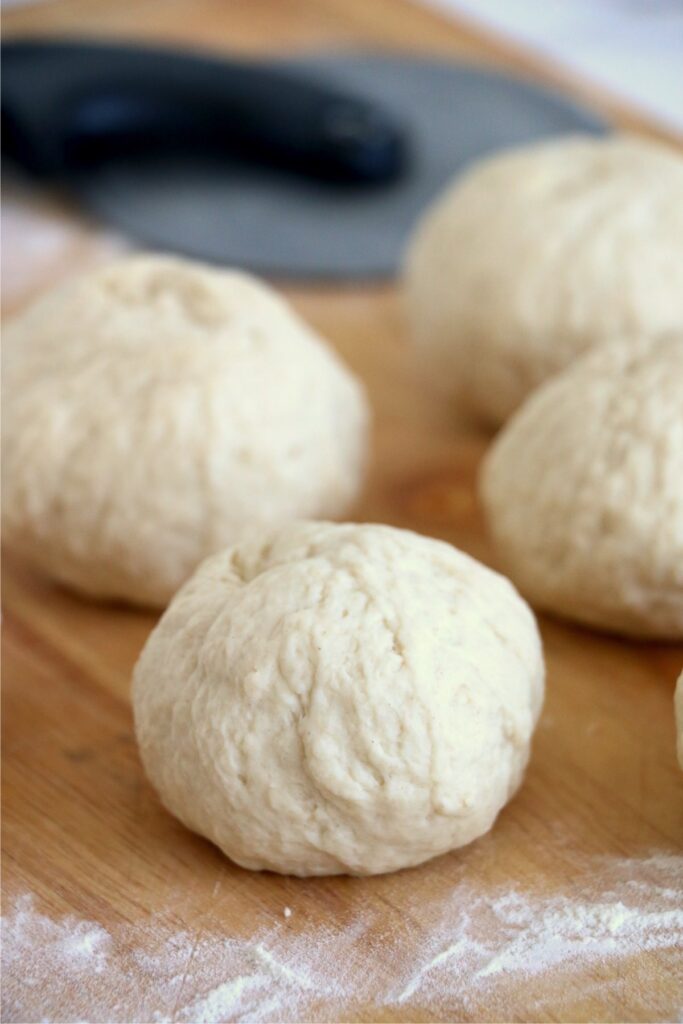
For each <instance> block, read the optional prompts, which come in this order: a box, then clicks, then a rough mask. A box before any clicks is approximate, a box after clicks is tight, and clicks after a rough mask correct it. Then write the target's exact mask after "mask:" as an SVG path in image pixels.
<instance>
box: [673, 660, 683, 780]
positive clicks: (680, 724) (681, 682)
mask: <svg viewBox="0 0 683 1024" xmlns="http://www.w3.org/2000/svg"><path fill="white" fill-rule="evenodd" d="M674 699H675V705H676V748H677V751H678V763H679V764H680V766H681V768H683V672H681V674H680V676H679V677H678V682H677V683H676V693H675V698H674Z"/></svg>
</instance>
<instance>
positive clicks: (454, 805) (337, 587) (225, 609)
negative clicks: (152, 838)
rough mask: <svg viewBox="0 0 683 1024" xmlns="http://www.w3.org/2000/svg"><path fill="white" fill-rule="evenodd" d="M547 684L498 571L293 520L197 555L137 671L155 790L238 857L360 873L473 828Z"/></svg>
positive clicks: (524, 610)
mask: <svg viewBox="0 0 683 1024" xmlns="http://www.w3.org/2000/svg"><path fill="white" fill-rule="evenodd" d="M542 695H543V660H542V654H541V646H540V642H539V637H538V632H537V629H536V624H535V621H534V617H533V615H532V613H531V611H530V610H529V608H528V607H527V605H526V604H525V603H524V601H522V599H521V598H520V597H519V596H518V595H517V593H516V592H515V590H514V589H513V587H512V586H511V584H510V583H509V582H508V581H507V580H505V579H504V578H503V577H501V576H498V575H497V574H496V573H494V572H492V571H491V570H489V569H487V568H485V567H484V566H482V565H480V564H479V563H478V562H475V561H474V560H473V559H472V558H469V557H468V556H467V555H465V554H463V553H462V552H460V551H457V550H456V549H455V548H452V547H451V546H450V545H448V544H445V543H442V542H440V541H436V540H432V539H429V538H426V537H421V536H418V535H417V534H413V533H409V532H407V531H404V530H397V529H393V528H391V527H388V526H370V525H365V526H358V525H351V524H344V525H334V524H330V523H311V522H307V523H296V524H288V525H284V526H281V527H280V528H278V529H276V530H268V531H265V532H261V533H259V534H258V535H254V536H253V537H252V538H250V539H249V540H248V541H243V542H242V543H240V544H238V545H236V546H235V547H232V548H230V549H229V550H227V551H224V552H222V553H220V554H218V555H215V556H213V557H212V558H209V559H207V561H206V562H204V563H203V565H201V566H200V568H199V569H198V570H197V572H196V573H195V575H194V576H193V577H192V579H191V580H189V581H188V582H187V583H186V584H185V586H184V587H183V588H182V589H181V590H180V592H179V593H178V594H177V595H176V597H175V598H174V600H173V601H172V603H171V605H170V606H169V608H168V609H167V610H166V612H165V614H164V615H163V617H162V619H161V621H160V623H159V625H158V626H157V628H156V629H155V630H154V632H153V633H152V634H151V636H150V639H149V640H148V642H147V645H146V647H145V649H144V651H143V653H142V655H141V657H140V660H139V662H138V664H137V667H136V669H135V674H134V683H133V704H134V710H135V725H136V731H137V736H138V741H139V744H140V750H141V752H142V758H143V761H144V764H145V767H146V770H147V773H148V775H149V777H150V779H151V780H152V782H153V784H154V785H155V787H156V788H157V790H158V792H159V794H160V795H161V798H162V800H163V802H164V804H165V805H166V807H167V808H168V809H169V810H170V811H172V812H173V814H175V815H177V817H178V818H180V820H181V821H182V822H184V823H185V825H187V826H188V827H189V828H191V829H194V830H195V831H196V832H199V833H201V835H204V836H206V837H207V838H209V839H211V840H212V841H213V842H214V843H216V845H217V846H219V847H220V848H221V849H222V850H223V851H224V852H225V853H226V854H227V855H228V856H229V857H231V858H232V859H233V860H234V861H236V862H237V863H238V864H241V865H243V866H244V867H249V868H254V869H268V870H272V871H280V872H283V873H291V874H296V875H325V874H339V873H349V874H359V875H360V874H363V875H364V874H375V873H379V872H384V871H392V870H395V869H398V868H404V867H408V866H410V865H413V864H419V863H421V862H422V861H425V860H427V859H428V858H430V857H434V856H436V855H437V854H441V853H445V852H446V851H447V850H452V849H454V848H455V847H457V846H461V845H463V844H464V843H468V842H470V841H471V840H472V839H475V838H476V837H477V836H480V835H482V833H484V832H486V831H487V830H488V829H489V828H490V827H491V825H492V823H493V821H494V819H495V817H496V815H497V814H498V812H499V811H500V809H501V807H502V806H503V805H504V804H505V803H506V801H507V800H509V799H510V797H511V796H512V794H513V793H514V791H515V790H516V789H517V786H518V785H519V782H520V780H521V776H522V772H523V769H524V766H525V764H526V761H527V757H528V753H529V743H530V740H531V734H532V732H533V729H534V725H535V722H536V719H537V717H538V714H539V710H540V707H541V702H542Z"/></svg>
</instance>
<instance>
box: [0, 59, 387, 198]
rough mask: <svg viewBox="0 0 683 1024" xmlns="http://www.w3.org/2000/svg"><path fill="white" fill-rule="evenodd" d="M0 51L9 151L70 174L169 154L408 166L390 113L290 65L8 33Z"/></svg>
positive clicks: (294, 166) (27, 163)
mask: <svg viewBox="0 0 683 1024" xmlns="http://www.w3.org/2000/svg"><path fill="white" fill-rule="evenodd" d="M1 53H2V127H3V152H5V153H7V154H8V155H10V156H11V157H13V158H14V159H15V160H17V161H18V162H19V163H21V164H22V165H23V166H24V167H25V168H27V169H29V170H31V171H32V172H33V173H35V174H38V175H40V176H42V177H45V178H55V179H59V180H60V181H61V182H62V183H66V184H68V183H69V182H70V180H71V179H72V178H74V177H78V176H80V175H81V174H83V173H84V172H87V171H88V170H90V169H92V168H93V166H99V165H101V164H102V163H105V162H111V161H115V160H117V159H119V158H125V159H130V158H131V157H138V158H139V157H144V156H145V155H153V156H155V157H158V156H159V155H160V154H164V153H167V154H171V155H173V154H176V155H177V154H179V153H180V154H182V153H188V152H190V153H202V154H204V155H207V154H212V155H214V156H216V157H217V158H219V159H220V158H221V157H229V158H230V159H239V160H241V161H248V162H254V163H256V164H261V165H266V166H268V167H277V168H280V169H283V170H286V171H289V172H294V173H296V174H300V175H303V176H306V177H313V178H319V179H330V180H333V181H336V182H347V183H351V184H364V183H366V184H367V183H369V184H373V183H374V184H377V183H381V182H384V181H388V180H392V179H394V178H396V176H397V175H399V174H400V172H401V170H402V168H403V166H404V161H405V156H406V140H405V137H404V135H403V133H402V131H401V129H400V127H399V125H398V124H397V123H396V121H395V119H394V118H393V117H390V116H389V115H388V114H386V113H385V112H384V111H383V110H382V109H381V108H379V107H378V106H377V105H376V104H373V103H370V102H367V101H365V100H363V99H359V98H357V97H355V96H354V95H353V94H352V93H351V92H347V91H345V90H343V89H340V88H337V87H333V86H328V85H326V84H324V83H322V82H321V81H320V80H319V79H317V78H314V77H311V76H307V75H306V74H305V73H304V72H300V71H295V70H293V69H291V68H286V67H278V66H277V65H275V64H273V63H266V62H265V61H252V60H248V61H247V60H244V61H241V60H236V59H234V58H231V59H230V60H224V59H220V58H218V57H215V56H208V55H203V54H201V55H200V54H189V53H178V52H175V51H172V50H166V49H163V48H161V47H158V48H152V47H146V46H138V45H128V44H126V45H123V44H110V43H104V42H96V41H78V42H74V41H70V40H56V41H55V40H53V39H45V40H43V39H18V40H10V41H8V42H3V43H2V48H1Z"/></svg>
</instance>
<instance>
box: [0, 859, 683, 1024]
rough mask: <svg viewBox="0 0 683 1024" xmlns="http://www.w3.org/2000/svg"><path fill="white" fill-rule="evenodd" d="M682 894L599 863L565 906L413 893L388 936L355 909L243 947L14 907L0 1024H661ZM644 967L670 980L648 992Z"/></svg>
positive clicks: (507, 896) (245, 941) (529, 899)
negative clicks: (374, 1017)
mask: <svg viewBox="0 0 683 1024" xmlns="http://www.w3.org/2000/svg"><path fill="white" fill-rule="evenodd" d="M636 875H637V876H639V878H643V877H648V878H649V881H647V882H644V881H635V880H634V876H636ZM598 876H599V878H600V883H599V885H597V887H596V882H595V878H596V877H598ZM682 881H683V857H675V856H667V855H662V854H659V855H656V856H653V857H649V858H646V859H641V860H637V861H633V860H610V861H600V862H596V863H595V864H594V865H593V868H592V870H585V871H584V872H583V873H582V877H581V878H580V879H579V880H578V882H577V884H576V885H575V886H574V888H573V893H572V896H571V897H570V896H568V895H547V894H545V895H534V894H533V893H531V894H530V893H528V892H527V893H522V892H521V891H519V889H515V888H511V889H510V890H506V891H500V890H494V891H488V892H487V893H486V895H483V894H482V892H481V891H480V890H479V889H478V888H477V887H475V886H474V885H473V884H472V883H471V882H468V881H467V880H456V881H455V882H454V885H453V888H452V890H451V892H450V894H449V895H448V897H447V899H445V900H440V901H438V903H435V902H432V903H431V904H430V903H429V902H425V901H424V899H423V898H420V896H419V894H418V893H413V894H412V895H411V896H410V897H409V898H408V899H407V900H406V904H405V906H404V907H402V908H401V911H400V912H396V914H395V920H393V923H391V922H390V923H389V924H387V920H386V919H384V918H383V919H382V920H380V917H379V914H378V913H377V912H368V911H367V910H365V909H359V911H358V915H357V917H356V918H355V919H354V920H353V922H352V923H351V924H350V925H346V926H344V927H340V926H339V925H337V924H336V923H335V922H334V921H330V923H329V925H326V926H320V925H316V926H311V924H310V923H309V924H308V925H307V924H306V922H305V921H304V920H303V919H304V917H305V914H303V913H300V914H298V915H297V922H298V924H297V926H293V924H292V923H291V922H290V921H288V923H287V925H286V926H285V925H284V923H278V924H273V925H269V926H266V927H263V926H259V927H257V928H255V929H254V931H253V932H252V933H251V934H250V935H248V936H246V937H234V936H230V937H226V936H224V935H220V934H217V933H216V932H215V931H213V930H211V931H210V930H208V929H207V930H206V931H202V930H200V931H198V932H197V933H190V932H185V931H173V930H172V929H171V928H170V925H169V920H168V917H166V916H164V915H160V916H159V917H158V918H151V919H148V920H147V921H144V922H143V923H136V924H134V925H133V924H121V925H120V926H118V927H116V928H114V929H113V930H112V931H111V933H108V932H106V931H105V930H104V929H103V928H102V927H100V925H98V924H96V923H94V922H88V921H82V920H78V919H77V918H75V917H71V916H69V917H63V918H61V919H59V920H57V921H53V920H50V919H49V918H48V917H46V916H44V915H43V914H41V913H39V912H38V910H37V909H36V907H35V903H34V900H33V898H32V897H31V896H30V895H23V896H21V897H19V898H18V899H17V900H16V901H15V902H14V904H13V906H12V907H11V909H10V911H9V913H8V914H7V915H6V916H5V917H4V918H3V964H2V966H3V982H4V998H3V1002H4V1006H3V1013H2V1019H3V1021H7V1022H9V1021H19V1020H21V1021H39V1020H41V1021H93V1022H95V1021H112V1022H113V1021H131V1020H137V1021H153V1022H158V1024H161V1022H165V1021H178V1022H206V1024H210V1022H221V1021H228V1020H229V1021H254V1022H261V1021H263V1022H268V1021H294V1020H302V1019H305V1020H309V1021H332V1020H353V1019H355V1018H357V1017H358V1016H359V1015H360V1013H361V1008H363V1007H366V1008H367V1007H368V1006H374V1007H376V1009H377V1010H378V1011H379V1010H380V1009H381V1010H382V1011H383V1016H386V1013H387V1011H389V1012H391V1010H392V1009H393V1010H394V1011H399V1010H400V1011H401V1017H402V1019H415V1017H411V1016H410V1015H411V1014H413V1013H414V1014H415V1015H416V1016H418V1015H419V1016H424V1015H431V1016H433V1017H436V1018H437V1019H453V1018H461V1017H463V1016H469V1017H474V1018H478V1019H481V1018H482V1017H484V1016H485V1017H486V1019H488V1020H504V1019H511V1017H513V1016H515V1017H519V1016H522V1017H523V1016H524V1015H525V1014H526V1015H527V1016H533V1017H535V1018H536V1019H538V1018H543V1017H544V1015H546V1014H548V1013H551V1012H552V1015H553V1016H554V1017H565V1018H567V1017H569V1018H570V1019H573V1020H578V1019H582V1017H584V1019H585V1014H582V1012H581V1007H582V1005H583V1003H582V1000H583V999H584V998H586V997H588V996H589V995H590V997H591V999H592V1002H591V1004H590V1009H591V1010H592V1011H593V1013H594V1010H595V1005H596V1003H595V1000H596V999H597V1000H598V1004H599V1005H601V1006H602V1007H603V1008H604V1012H603V1013H602V1014H601V1017H600V1019H603V1020H626V1019H639V1020H643V1019H647V1020H657V1019H662V1020H671V1019H674V1017H675V1016H676V1015H677V1014H678V1013H680V1006H681V1005H682V1004H683V966H682V964H683V898H682V895H681V882H682ZM589 893H591V896H590V898H589V896H588V894H589ZM286 909H287V910H289V909H290V908H286ZM290 914H291V910H290ZM285 916H288V915H286V914H285ZM389 916H391V915H389ZM654 955H656V956H657V958H658V965H659V970H660V971H661V972H662V974H661V975H660V976H662V977H666V978H667V979H668V983H667V985H662V986H661V987H660V988H659V990H658V991H654V990H653V987H652V986H648V978H649V977H650V976H651V975H650V973H648V957H650V958H651V957H652V956H654ZM649 966H650V970H651V967H652V961H651V960H650V962H649ZM578 971H581V983H580V985H577V984H575V983H572V978H573V977H576V976H577V972H578ZM586 979H589V981H587V980H586ZM520 982H521V983H522V984H521V986H520ZM520 990H521V992H522V995H521V996H520ZM672 993H673V996H672ZM520 999H523V1002H520ZM515 1000H516V1001H515ZM675 1000H678V1005H675ZM544 1008H545V1014H544ZM588 1012H589V1010H588V1009H587V1010H586V1011H585V1013H586V1014H587V1013H588Z"/></svg>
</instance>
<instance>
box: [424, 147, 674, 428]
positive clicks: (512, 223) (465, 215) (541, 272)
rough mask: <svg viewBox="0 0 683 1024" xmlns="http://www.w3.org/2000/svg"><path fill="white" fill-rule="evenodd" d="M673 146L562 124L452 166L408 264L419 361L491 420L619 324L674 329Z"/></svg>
mask: <svg viewBox="0 0 683 1024" xmlns="http://www.w3.org/2000/svg"><path fill="white" fill-rule="evenodd" d="M682 250H683V158H682V157H681V155H680V153H678V152H677V151H676V150H674V149H672V148H667V147H665V146H664V145H661V144H657V143H655V142H652V141H649V140H645V139H640V138H637V137H636V136H632V137H630V136H612V137H608V138H592V137H582V136H569V137H566V138H560V139H556V140H552V141H549V142H544V143H541V144H540V145H539V144H536V145H533V146H527V147H524V148H521V149H516V150H511V151H508V152H505V153H501V154H499V155H496V156H493V157H492V158H489V159H486V160H484V161H482V162H480V163H479V164H477V165H476V166H475V167H474V168H473V169H472V170H471V171H470V172H469V173H467V174H466V175H464V176H463V177H462V178H459V179H458V180H457V181H456V182H455V184H454V185H453V186H452V187H451V188H450V190H448V191H447V192H446V193H445V194H444V195H443V196H442V197H441V198H440V199H438V200H437V201H436V203H435V204H434V205H433V206H432V207H431V208H430V209H429V210H428V211H427V213H426V214H425V216H424V217H423V219H422V220H421V221H420V223H419V225H418V227H417V229H416V232H415V234H414V237H413V239H412V241H411V243H410V246H409V250H408V254H407V260H406V272H405V285H406V294H407V305H408V312H409V315H410V319H411V322H412V337H413V342H414V345H415V348H416V350H417V356H418V359H419V363H420V365H421V366H426V367H427V368H428V370H429V371H430V373H431V375H432V376H433V379H434V380H435V381H438V382H440V386H442V387H446V388H447V389H448V391H449V392H450V393H451V394H452V395H453V396H454V398H455V399H456V401H457V403H458V404H459V405H460V406H461V407H462V408H465V409H468V410H469V411H470V412H473V413H474V414H476V415H477V416H479V417H482V418H484V419H486V420H488V421H490V422H492V423H501V422H502V421H503V420H505V419H506V418H507V417H508V416H509V415H510V414H511V413H512V412H513V411H514V409H515V408H517V406H518V405H519V404H520V403H521V401H522V400H523V399H524V398H525V396H526V395H527V394H528V393H529V392H530V391H531V390H533V388H535V387H536V386H537V385H538V384H540V383H541V382H542V381H544V380H545V379H546V378H547V377H549V376H551V375H552V374H554V373H556V372H557V371H558V370H561V369H562V368H564V367H565V366H567V365H568V364H569V363H570V362H572V361H573V360H574V359H575V358H576V357H577V356H578V355H580V354H582V353H583V352H585V351H586V350H588V349H590V348H593V347H595V346H596V345H598V344H599V343H601V342H604V341H608V340H609V339H610V338H612V337H615V336H617V335H618V336H623V337H626V336H632V337H633V338H634V339H638V338H642V337H653V336H655V335H656V334H658V333H661V332H663V331H666V330H673V329H681V328H683V259H682V258H681V252H682Z"/></svg>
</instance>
